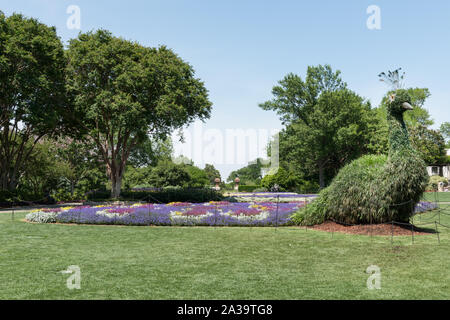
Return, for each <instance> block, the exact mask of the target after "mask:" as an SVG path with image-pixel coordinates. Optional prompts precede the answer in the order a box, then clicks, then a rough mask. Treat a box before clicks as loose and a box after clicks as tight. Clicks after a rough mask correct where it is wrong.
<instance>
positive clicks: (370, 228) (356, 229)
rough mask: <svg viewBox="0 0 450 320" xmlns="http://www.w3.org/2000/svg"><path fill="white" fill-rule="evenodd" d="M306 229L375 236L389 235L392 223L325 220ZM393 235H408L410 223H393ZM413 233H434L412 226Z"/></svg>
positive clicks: (409, 233) (430, 230)
mask: <svg viewBox="0 0 450 320" xmlns="http://www.w3.org/2000/svg"><path fill="white" fill-rule="evenodd" d="M308 229H315V230H321V231H328V232H342V233H347V234H363V235H371V234H372V235H376V236H390V235H391V233H392V225H391V224H390V223H388V224H372V225H355V226H346V225H342V224H338V223H336V222H333V221H326V222H324V223H322V224H318V225H314V226H310V227H308ZM393 229H394V236H410V235H411V225H395V224H394V228H393ZM413 231H414V235H429V234H431V233H434V230H432V229H423V228H418V227H416V226H413Z"/></svg>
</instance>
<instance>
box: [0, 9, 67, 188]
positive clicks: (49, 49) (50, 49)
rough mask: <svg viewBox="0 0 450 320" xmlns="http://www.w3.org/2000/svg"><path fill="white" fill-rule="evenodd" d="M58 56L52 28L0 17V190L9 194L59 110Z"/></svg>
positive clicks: (61, 60) (60, 52) (57, 118)
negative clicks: (7, 191) (8, 191)
mask: <svg viewBox="0 0 450 320" xmlns="http://www.w3.org/2000/svg"><path fill="white" fill-rule="evenodd" d="M64 67H65V60H64V51H63V45H62V43H61V40H60V39H59V37H58V36H57V35H56V31H55V28H54V27H48V26H46V25H44V24H42V23H40V22H39V21H37V20H36V19H31V18H26V17H24V16H22V15H20V14H13V15H11V16H9V17H6V16H5V15H4V14H3V13H2V12H1V11H0V190H10V191H11V190H15V189H16V188H17V185H18V182H19V180H20V176H21V175H22V174H23V173H24V168H25V167H26V164H27V161H28V159H29V158H30V155H31V154H32V152H33V149H34V147H35V146H36V144H37V143H38V142H39V141H40V140H41V139H42V138H43V137H44V136H46V135H49V134H51V133H53V132H55V129H56V128H57V127H58V125H59V124H60V120H61V117H60V116H61V113H62V111H63V106H64V103H63V102H64V97H65V94H64Z"/></svg>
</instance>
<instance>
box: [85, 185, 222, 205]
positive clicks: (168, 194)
mask: <svg viewBox="0 0 450 320" xmlns="http://www.w3.org/2000/svg"><path fill="white" fill-rule="evenodd" d="M110 197H111V192H110V191H107V190H105V191H96V192H94V193H92V194H90V195H88V200H90V201H105V200H109V199H110ZM222 198H223V196H222V194H221V193H220V192H217V191H216V190H214V189H211V188H181V187H165V188H163V189H162V190H155V191H129V190H128V191H123V192H122V193H121V194H120V198H119V200H122V201H147V202H154V203H169V202H192V203H199V202H208V201H220V200H222Z"/></svg>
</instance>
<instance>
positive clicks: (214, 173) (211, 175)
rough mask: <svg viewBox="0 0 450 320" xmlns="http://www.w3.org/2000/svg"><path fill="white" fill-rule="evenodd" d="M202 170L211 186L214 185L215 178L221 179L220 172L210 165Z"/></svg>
mask: <svg viewBox="0 0 450 320" xmlns="http://www.w3.org/2000/svg"><path fill="white" fill-rule="evenodd" d="M203 170H204V171H205V173H206V175H207V176H208V180H209V183H210V184H211V185H213V184H214V183H215V180H216V178H219V179H221V177H220V171H219V170H217V169H216V168H215V167H214V166H213V165H212V164H205V168H204V169H203Z"/></svg>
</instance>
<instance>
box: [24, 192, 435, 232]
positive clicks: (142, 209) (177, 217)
mask: <svg viewBox="0 0 450 320" xmlns="http://www.w3.org/2000/svg"><path fill="white" fill-rule="evenodd" d="M294 195H296V194H294ZM272 196H273V194H271V197H272ZM297 196H298V195H297ZM267 198H268V197H261V199H267ZM277 198H278V197H277ZM286 198H289V199H295V200H293V201H291V202H279V203H277V202H270V201H264V202H257V201H254V202H227V201H216V202H215V201H211V202H206V203H195V204H193V203H188V202H172V203H169V204H134V205H128V206H127V205H122V206H111V205H100V206H79V207H65V208H53V209H37V210H33V211H32V212H30V213H29V214H27V216H26V220H28V221H30V222H37V223H55V222H58V223H75V224H118V225H157V226H171V225H177V226H283V225H289V224H290V222H291V215H292V214H293V213H294V212H295V211H297V210H298V209H299V208H300V207H302V206H304V205H305V203H306V202H309V201H310V200H311V199H313V197H311V199H310V200H305V198H303V200H302V201H296V200H297V198H296V197H295V196H292V197H286ZM261 201H263V200H261ZM433 209H436V204H434V203H432V202H425V201H422V202H420V203H419V204H418V205H417V206H416V208H415V213H420V212H425V211H429V210H433Z"/></svg>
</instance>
